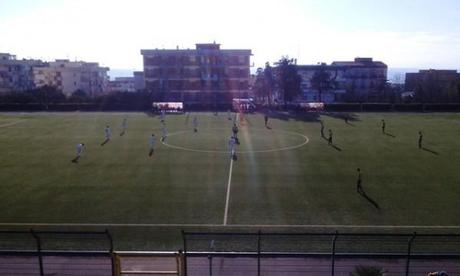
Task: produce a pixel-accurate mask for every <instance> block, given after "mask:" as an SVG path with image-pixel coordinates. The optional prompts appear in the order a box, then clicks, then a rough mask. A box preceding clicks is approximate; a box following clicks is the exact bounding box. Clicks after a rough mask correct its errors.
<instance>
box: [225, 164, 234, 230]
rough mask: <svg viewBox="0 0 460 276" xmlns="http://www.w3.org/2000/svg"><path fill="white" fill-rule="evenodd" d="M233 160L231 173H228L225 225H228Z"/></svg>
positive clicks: (231, 167) (231, 168)
mask: <svg viewBox="0 0 460 276" xmlns="http://www.w3.org/2000/svg"><path fill="white" fill-rule="evenodd" d="M232 170H233V158H232V159H231V160H230V171H229V173H228V183H227V199H226V200H225V214H224V225H227V214H228V202H229V201H230V186H231V183H232Z"/></svg>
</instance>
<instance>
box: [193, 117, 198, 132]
mask: <svg viewBox="0 0 460 276" xmlns="http://www.w3.org/2000/svg"><path fill="white" fill-rule="evenodd" d="M193 131H194V132H198V118H197V117H196V116H195V117H193Z"/></svg>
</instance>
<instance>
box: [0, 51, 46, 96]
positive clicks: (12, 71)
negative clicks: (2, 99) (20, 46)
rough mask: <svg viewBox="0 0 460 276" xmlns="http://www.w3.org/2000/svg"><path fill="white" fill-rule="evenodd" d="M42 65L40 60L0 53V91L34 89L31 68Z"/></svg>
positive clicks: (43, 64)
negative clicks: (18, 57)
mask: <svg viewBox="0 0 460 276" xmlns="http://www.w3.org/2000/svg"><path fill="white" fill-rule="evenodd" d="M43 66H45V63H44V62H43V61H41V60H34V59H17V58H16V56H15V55H12V54H9V53H0V92H15V91H26V90H31V89H34V88H35V84H34V76H33V68H34V67H43Z"/></svg>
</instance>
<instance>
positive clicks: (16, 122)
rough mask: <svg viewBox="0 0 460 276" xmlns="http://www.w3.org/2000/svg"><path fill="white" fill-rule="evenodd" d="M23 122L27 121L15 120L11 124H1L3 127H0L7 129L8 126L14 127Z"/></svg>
mask: <svg viewBox="0 0 460 276" xmlns="http://www.w3.org/2000/svg"><path fill="white" fill-rule="evenodd" d="M25 121H27V120H17V121H14V122H11V123H6V124H3V125H0V127H9V126H12V125H16V124H19V123H22V122H25Z"/></svg>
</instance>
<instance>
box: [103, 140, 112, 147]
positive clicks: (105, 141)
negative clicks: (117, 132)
mask: <svg viewBox="0 0 460 276" xmlns="http://www.w3.org/2000/svg"><path fill="white" fill-rule="evenodd" d="M109 141H110V139H105V140H104V142H102V143H101V146H104V145H105V144H107V143H108V142H109Z"/></svg>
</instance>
